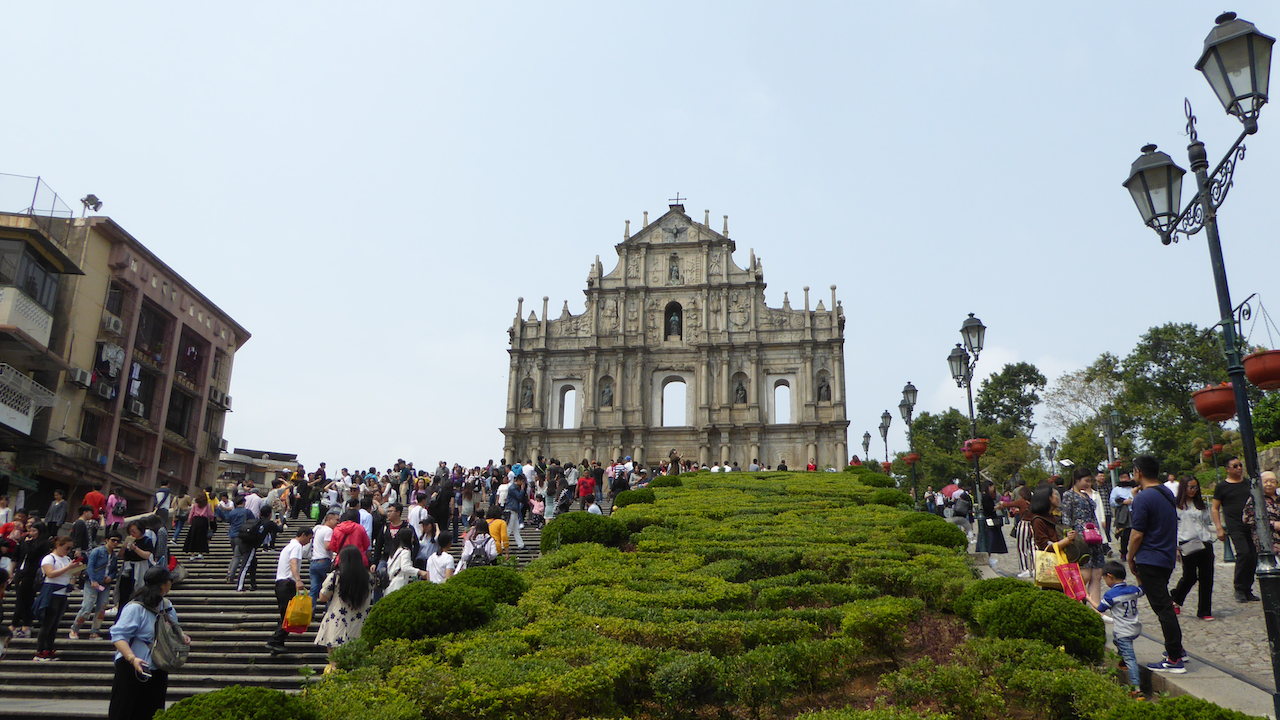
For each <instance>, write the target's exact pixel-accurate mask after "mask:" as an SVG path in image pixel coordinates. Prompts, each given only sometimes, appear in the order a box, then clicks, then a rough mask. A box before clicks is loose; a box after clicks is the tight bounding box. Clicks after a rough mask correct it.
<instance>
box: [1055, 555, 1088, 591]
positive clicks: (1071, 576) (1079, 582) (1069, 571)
mask: <svg viewBox="0 0 1280 720" xmlns="http://www.w3.org/2000/svg"><path fill="white" fill-rule="evenodd" d="M1054 570H1056V571H1057V573H1058V579H1059V580H1061V581H1062V594H1063V595H1066V596H1067V597H1069V598H1071V599H1072V600H1084V599H1085V598H1086V597H1088V595H1089V594H1088V593H1087V592H1085V589H1084V577H1082V576H1081V575H1080V566H1079V565H1077V564H1075V563H1063V564H1061V565H1059V566H1057V567H1056V568H1054Z"/></svg>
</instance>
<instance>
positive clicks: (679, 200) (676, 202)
mask: <svg viewBox="0 0 1280 720" xmlns="http://www.w3.org/2000/svg"><path fill="white" fill-rule="evenodd" d="M688 199H689V198H687V197H686V198H682V197H680V191H678V190H677V191H676V196H675V197H674V198H671V199H670V200H668V201H667V202H669V203H671V204H672V205H679V204H680V203H682V202H684V201H685V200H688Z"/></svg>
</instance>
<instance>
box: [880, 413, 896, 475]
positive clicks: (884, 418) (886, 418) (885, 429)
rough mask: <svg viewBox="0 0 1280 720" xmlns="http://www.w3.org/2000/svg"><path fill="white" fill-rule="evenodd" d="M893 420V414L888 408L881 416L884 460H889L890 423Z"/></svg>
mask: <svg viewBox="0 0 1280 720" xmlns="http://www.w3.org/2000/svg"><path fill="white" fill-rule="evenodd" d="M891 422H893V416H892V415H890V414H889V411H888V410H885V411H884V413H883V414H882V415H881V416H880V439H882V440H884V461H885V462H889V423H891Z"/></svg>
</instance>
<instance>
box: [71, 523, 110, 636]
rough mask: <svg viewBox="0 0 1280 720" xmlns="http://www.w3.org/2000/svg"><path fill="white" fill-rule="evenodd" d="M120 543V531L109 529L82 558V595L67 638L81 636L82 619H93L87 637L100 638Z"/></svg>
mask: <svg viewBox="0 0 1280 720" xmlns="http://www.w3.org/2000/svg"><path fill="white" fill-rule="evenodd" d="M119 547H120V534H119V533H117V532H115V531H112V532H110V533H108V534H107V537H106V539H105V540H103V541H102V544H101V545H99V546H98V547H96V548H94V549H93V550H92V551H91V552H90V553H89V559H88V560H87V561H86V562H85V578H84V589H83V591H82V592H83V593H84V597H83V598H82V599H81V601H80V611H79V612H77V613H76V619H75V621H74V622H72V623H71V633H70V638H71V639H72V640H79V639H80V628H81V627H84V623H85V620H88V619H92V620H93V626H92V627H93V629H92V631H91V632H90V634H89V639H90V640H99V639H100V637H99V635H98V630H99V628H101V627H102V616H103V613H104V612H106V609H107V600H109V599H110V598H111V585H112V583H114V582H115V579H116V575H118V574H119V570H118V569H117V563H116V550H117V549H118V548H119Z"/></svg>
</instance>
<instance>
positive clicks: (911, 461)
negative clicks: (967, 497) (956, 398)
mask: <svg viewBox="0 0 1280 720" xmlns="http://www.w3.org/2000/svg"><path fill="white" fill-rule="evenodd" d="M918 394H919V393H918V391H917V390H916V386H915V385H912V384H911V383H910V382H908V383H907V384H906V386H904V387H903V388H902V402H900V403H898V412H899V413H901V414H902V422H904V423H906V424H907V466H908V467H910V468H911V501H912V504H913V506H914V507H915V509H916V510H917V511H919V510H920V488H919V486H918V485H917V483H916V463H917V462H919V461H920V458H919V456H917V455H916V454H915V452H916V443H915V438H914V437H912V436H911V412H912V411H913V410H915V407H916V396H917V395H918Z"/></svg>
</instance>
